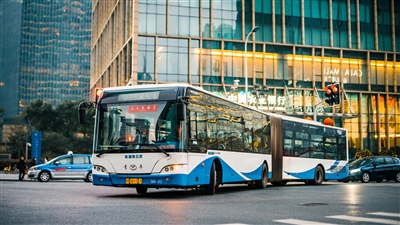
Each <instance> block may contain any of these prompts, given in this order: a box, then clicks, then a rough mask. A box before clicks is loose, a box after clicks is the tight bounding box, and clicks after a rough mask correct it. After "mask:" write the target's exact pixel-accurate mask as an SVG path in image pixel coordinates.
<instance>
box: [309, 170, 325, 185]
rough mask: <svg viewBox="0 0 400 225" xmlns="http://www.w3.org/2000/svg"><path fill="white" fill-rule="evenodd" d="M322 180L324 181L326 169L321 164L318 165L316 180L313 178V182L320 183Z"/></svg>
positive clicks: (314, 183)
mask: <svg viewBox="0 0 400 225" xmlns="http://www.w3.org/2000/svg"><path fill="white" fill-rule="evenodd" d="M322 181H324V171H323V170H322V168H321V167H320V166H317V168H315V172H314V180H311V184H313V185H320V184H322Z"/></svg>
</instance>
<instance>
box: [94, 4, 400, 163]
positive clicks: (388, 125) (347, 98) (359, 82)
mask: <svg viewBox="0 0 400 225" xmlns="http://www.w3.org/2000/svg"><path fill="white" fill-rule="evenodd" d="M92 19H93V27H92V29H93V36H92V56H91V65H92V70H91V75H90V76H91V79H90V82H91V84H90V87H91V89H92V90H93V89H94V88H95V87H108V86H123V85H142V84H150V83H173V82H183V83H190V84H193V85H196V86H201V87H202V88H204V89H206V90H209V91H211V92H214V93H216V94H218V95H221V96H225V97H227V98H230V99H232V100H234V101H238V102H241V103H245V102H246V96H248V99H247V100H248V103H249V105H250V106H252V107H255V108H258V109H260V110H264V111H267V112H277V113H286V114H290V115H293V116H297V117H308V116H310V117H312V116H313V115H314V111H315V112H316V115H317V118H318V121H323V120H324V119H325V118H327V117H330V118H333V119H334V120H335V125H336V126H341V127H345V128H347V129H348V131H349V147H350V150H351V154H352V155H353V154H354V153H355V151H356V150H358V149H369V150H371V151H372V152H373V153H374V154H378V153H379V152H380V151H381V150H383V149H392V150H397V153H398V154H399V153H400V147H399V146H400V94H399V91H400V1H397V0H318V1H314V0H262V1H261V0H231V1H228V0H200V1H187V0H139V1H101V0H94V1H93V18H92ZM256 26H257V27H259V30H258V31H257V32H254V33H251V31H252V29H253V28H254V27H256ZM246 68H247V70H246ZM246 77H247V84H248V85H247V88H248V93H247V95H246V93H245V90H246V86H245V84H246V81H245V79H246ZM235 81H238V84H239V86H238V88H233V89H232V87H235ZM336 82H337V83H339V84H340V87H341V99H342V101H341V104H340V105H338V106H336V107H329V106H328V105H327V104H326V103H323V104H317V103H321V102H324V99H325V95H324V94H325V91H324V87H325V86H327V85H329V84H332V83H336ZM257 86H258V87H260V86H261V87H262V86H267V87H268V90H266V89H264V90H263V91H259V92H258V95H257V93H256V94H255V95H254V93H255V90H256V89H257V88H256V87H257ZM396 148H397V149H396Z"/></svg>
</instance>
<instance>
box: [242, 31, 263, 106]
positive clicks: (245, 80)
mask: <svg viewBox="0 0 400 225" xmlns="http://www.w3.org/2000/svg"><path fill="white" fill-rule="evenodd" d="M258 29H260V28H259V27H258V26H255V27H253V29H251V31H250V32H249V33H248V34H247V36H246V41H245V42H244V57H245V62H244V74H245V79H244V86H245V91H246V106H248V105H249V102H248V101H249V99H248V98H249V93H248V89H249V87H248V84H247V77H248V75H247V41H248V39H249V36H250V34H252V33H255V32H257V31H258Z"/></svg>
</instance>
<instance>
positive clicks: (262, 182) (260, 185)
mask: <svg viewBox="0 0 400 225" xmlns="http://www.w3.org/2000/svg"><path fill="white" fill-rule="evenodd" d="M267 183H268V170H267V166H266V165H265V164H263V167H262V174H261V180H256V188H258V189H263V188H265V187H267Z"/></svg>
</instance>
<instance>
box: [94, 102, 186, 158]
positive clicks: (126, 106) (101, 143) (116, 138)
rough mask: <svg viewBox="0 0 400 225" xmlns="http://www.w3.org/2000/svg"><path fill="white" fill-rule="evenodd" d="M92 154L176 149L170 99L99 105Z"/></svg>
mask: <svg viewBox="0 0 400 225" xmlns="http://www.w3.org/2000/svg"><path fill="white" fill-rule="evenodd" d="M98 113H99V116H98V118H99V121H98V122H99V124H98V126H99V130H98V133H97V143H96V145H95V151H94V152H95V153H104V152H107V153H120V152H135V151H140V152H143V151H162V152H164V151H178V149H179V133H178V131H179V129H178V121H177V120H176V104H175V102H174V101H162V102H160V101H157V102H146V103H143V102H138V103H118V104H116V103H108V104H100V105H99V112H98Z"/></svg>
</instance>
